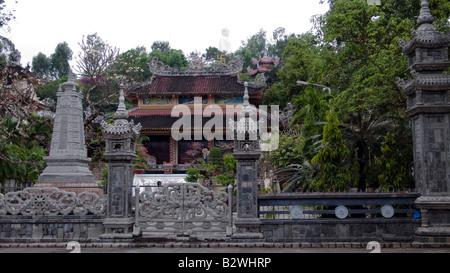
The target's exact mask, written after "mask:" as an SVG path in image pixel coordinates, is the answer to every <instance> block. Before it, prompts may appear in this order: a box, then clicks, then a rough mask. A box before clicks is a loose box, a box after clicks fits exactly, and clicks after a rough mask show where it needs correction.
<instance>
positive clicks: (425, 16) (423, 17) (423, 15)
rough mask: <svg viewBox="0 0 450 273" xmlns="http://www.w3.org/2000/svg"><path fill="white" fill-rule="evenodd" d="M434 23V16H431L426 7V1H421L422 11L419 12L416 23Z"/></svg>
mask: <svg viewBox="0 0 450 273" xmlns="http://www.w3.org/2000/svg"><path fill="white" fill-rule="evenodd" d="M433 22H434V16H433V15H432V14H431V11H430V8H429V7H428V1H427V0H422V9H421V10H420V15H419V18H417V23H418V24H419V25H422V24H431V23H433Z"/></svg>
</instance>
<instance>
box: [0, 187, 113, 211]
mask: <svg viewBox="0 0 450 273" xmlns="http://www.w3.org/2000/svg"><path fill="white" fill-rule="evenodd" d="M105 211H106V200H105V199H104V198H101V197H100V196H99V195H97V194H96V193H93V192H82V193H80V194H78V195H76V194H75V193H74V192H67V191H60V190H59V189H58V188H39V187H34V188H26V189H24V190H23V191H17V192H10V193H7V194H5V195H3V194H0V216H4V215H23V216H34V215H44V216H57V215H63V216H66V215H75V216H84V215H88V214H91V215H104V214H105Z"/></svg>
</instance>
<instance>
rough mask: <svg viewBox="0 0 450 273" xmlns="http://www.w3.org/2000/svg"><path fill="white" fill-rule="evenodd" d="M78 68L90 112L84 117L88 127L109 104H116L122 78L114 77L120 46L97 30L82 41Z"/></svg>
mask: <svg viewBox="0 0 450 273" xmlns="http://www.w3.org/2000/svg"><path fill="white" fill-rule="evenodd" d="M79 45H80V47H81V51H80V53H79V54H78V58H77V60H76V62H77V70H78V72H79V73H80V74H81V76H82V77H83V78H82V79H81V80H80V83H81V85H82V87H83V89H84V98H85V102H86V104H87V107H88V108H89V110H90V113H91V115H90V116H89V117H87V118H86V119H85V125H86V126H88V125H89V124H91V123H92V121H93V120H94V119H95V118H96V117H97V116H98V115H99V114H100V113H101V108H102V107H104V106H105V105H107V104H115V103H116V98H117V96H118V92H117V90H118V86H119V84H120V78H117V77H114V70H113V68H114V66H113V64H115V62H116V60H117V57H118V55H119V49H118V48H115V47H113V46H110V45H109V44H108V43H107V42H105V41H103V40H102V39H101V38H100V36H98V35H97V33H95V34H92V35H88V36H86V37H83V40H82V41H81V43H79Z"/></svg>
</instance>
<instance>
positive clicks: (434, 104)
mask: <svg viewBox="0 0 450 273" xmlns="http://www.w3.org/2000/svg"><path fill="white" fill-rule="evenodd" d="M433 21H434V18H433V16H432V15H431V12H430V10H429V8H428V2H427V1H426V0H422V10H421V12H420V16H419V18H418V23H419V28H418V29H417V31H416V33H415V36H414V37H413V39H412V40H410V41H409V42H408V43H406V44H404V45H403V54H405V55H407V56H408V64H409V68H408V72H409V73H410V74H411V76H412V79H411V80H410V81H408V82H404V83H403V84H401V85H402V88H403V92H404V93H405V94H406V95H407V97H408V108H407V111H406V113H407V114H408V115H409V116H410V118H411V119H412V129H413V141H414V172H415V174H414V177H415V180H416V189H417V190H418V191H419V192H420V193H421V196H420V197H419V198H418V199H417V200H416V202H415V205H416V207H418V208H419V209H421V214H422V225H421V227H420V228H418V230H417V231H416V240H417V241H418V242H421V243H440V244H442V243H443V244H450V74H447V73H443V71H444V70H446V69H447V68H448V67H449V66H450V61H449V59H448V47H449V45H450V39H449V37H448V36H446V35H444V34H442V33H440V32H438V31H437V30H436V29H435V28H434V26H433V25H432V23H433Z"/></svg>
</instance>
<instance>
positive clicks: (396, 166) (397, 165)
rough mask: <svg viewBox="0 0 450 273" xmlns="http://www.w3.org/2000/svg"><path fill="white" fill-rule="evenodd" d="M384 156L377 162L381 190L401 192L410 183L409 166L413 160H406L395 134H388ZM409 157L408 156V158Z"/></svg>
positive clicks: (382, 148) (383, 149) (383, 148)
mask: <svg viewBox="0 0 450 273" xmlns="http://www.w3.org/2000/svg"><path fill="white" fill-rule="evenodd" d="M381 152H382V155H381V157H380V158H378V159H377V160H376V164H377V165H378V167H379V168H380V169H381V173H380V175H378V182H379V189H380V190H382V191H391V190H399V189H400V190H401V189H404V188H405V187H406V185H408V184H409V183H410V182H411V181H410V175H409V169H408V165H406V164H404V162H405V161H406V162H410V160H411V158H410V159H409V161H408V160H405V159H406V158H405V149H404V148H403V147H401V146H400V145H399V144H398V143H397V141H396V136H395V135H394V134H393V133H390V132H389V133H388V134H387V135H386V137H385V139H384V142H383V146H382V147H381ZM407 156H408V155H406V157H407Z"/></svg>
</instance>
